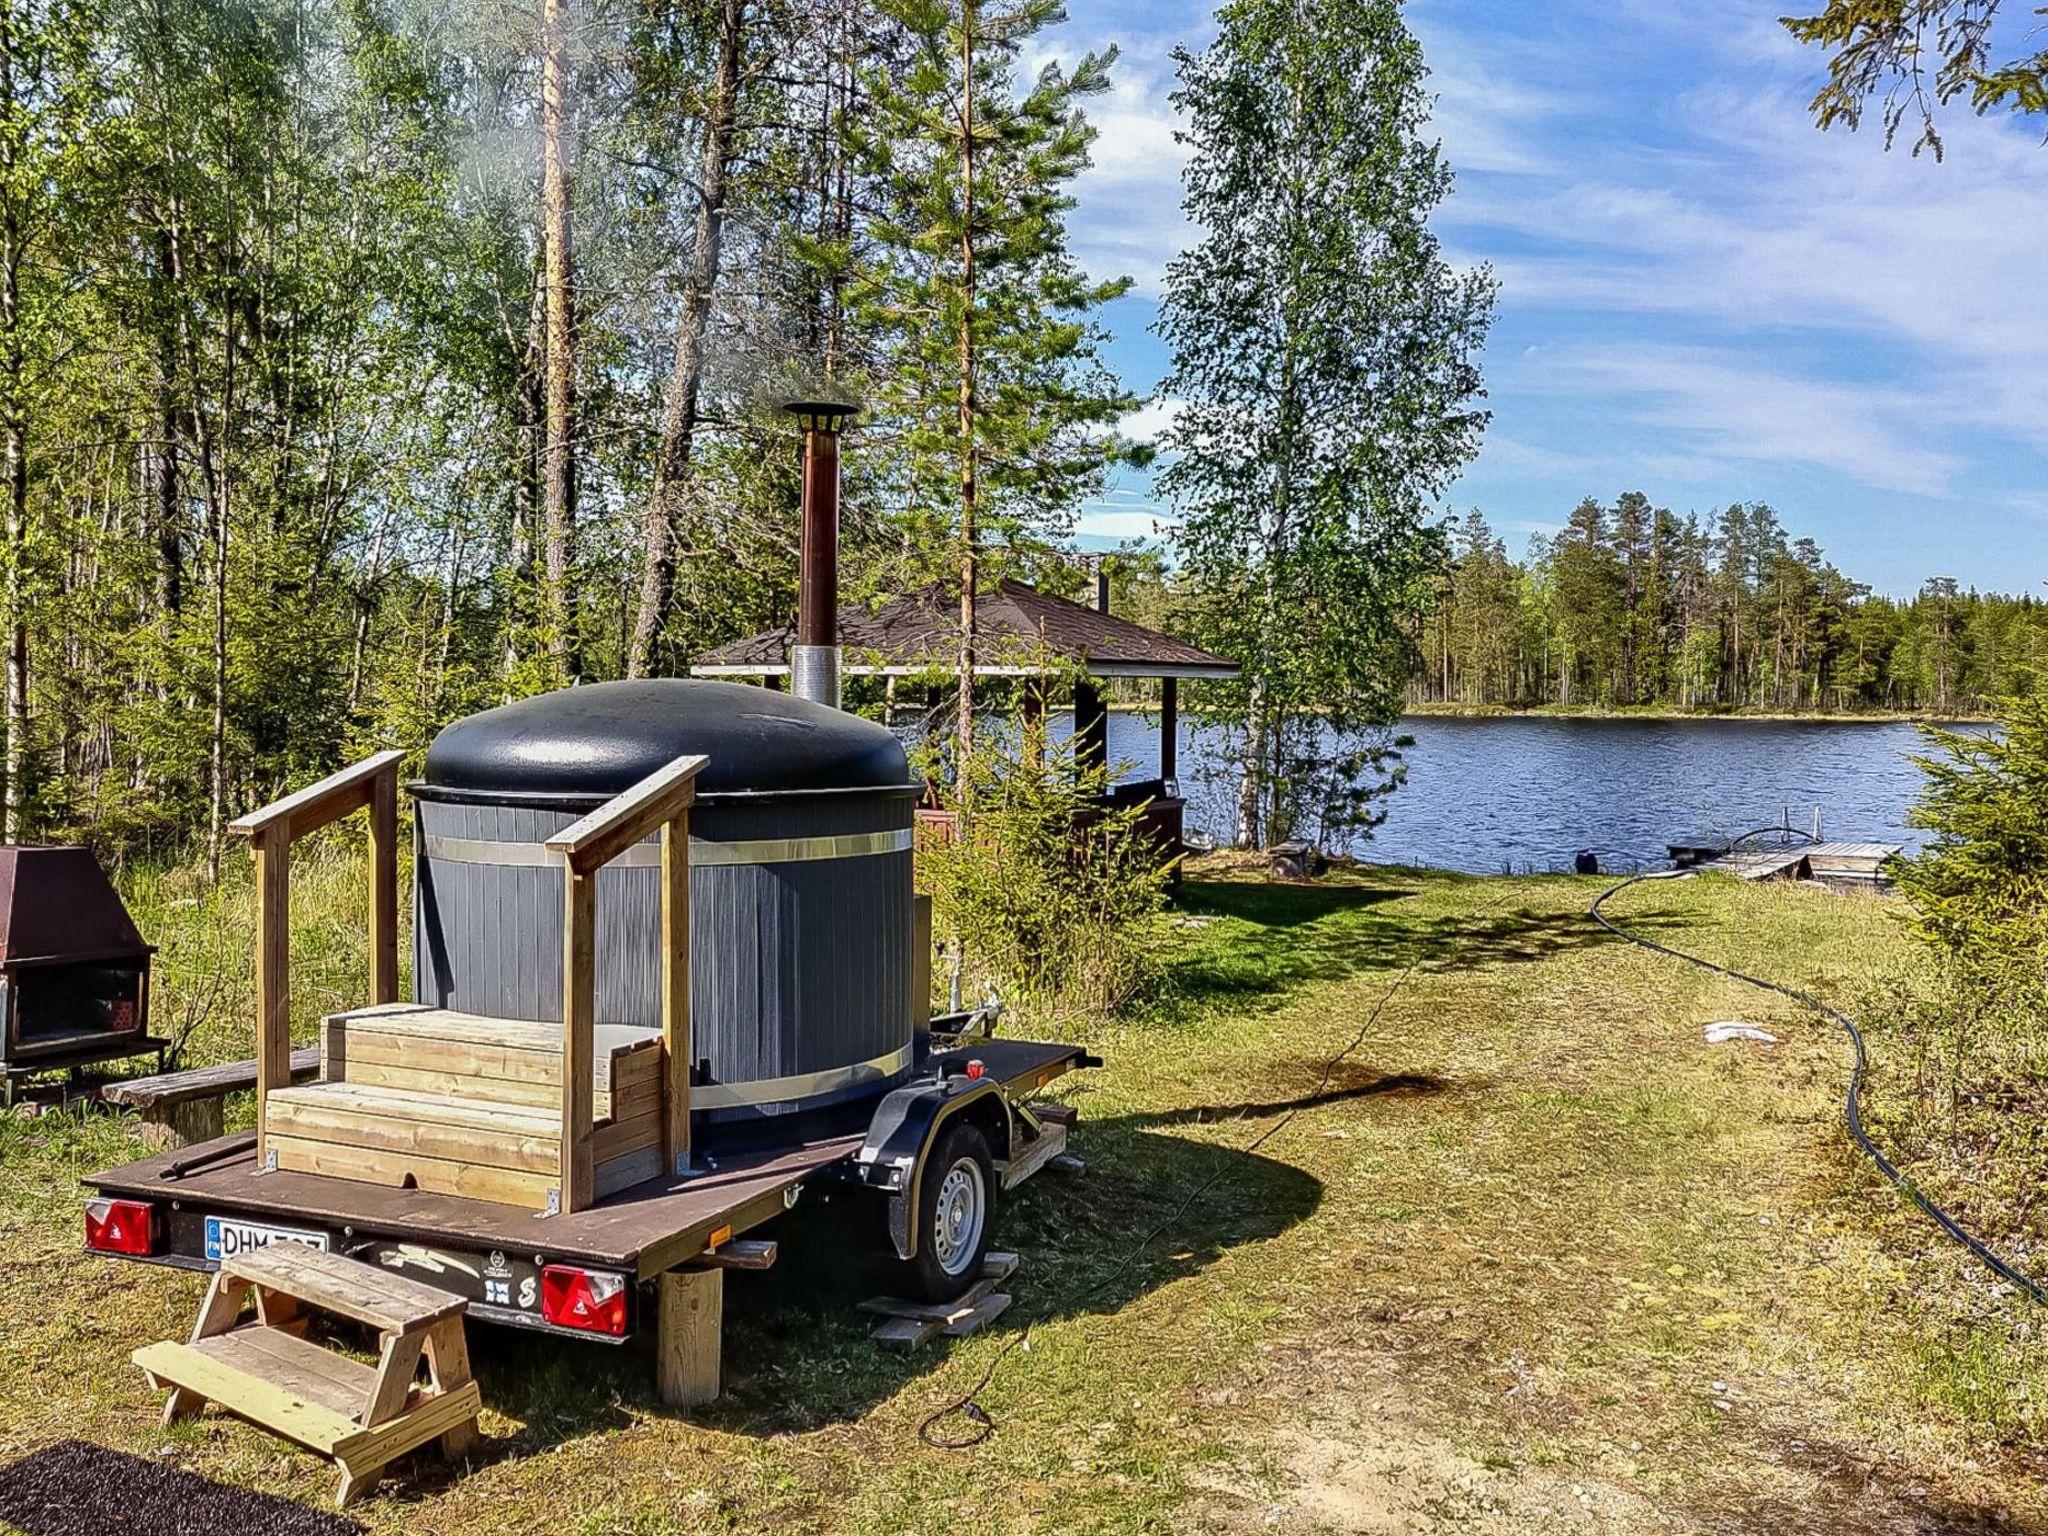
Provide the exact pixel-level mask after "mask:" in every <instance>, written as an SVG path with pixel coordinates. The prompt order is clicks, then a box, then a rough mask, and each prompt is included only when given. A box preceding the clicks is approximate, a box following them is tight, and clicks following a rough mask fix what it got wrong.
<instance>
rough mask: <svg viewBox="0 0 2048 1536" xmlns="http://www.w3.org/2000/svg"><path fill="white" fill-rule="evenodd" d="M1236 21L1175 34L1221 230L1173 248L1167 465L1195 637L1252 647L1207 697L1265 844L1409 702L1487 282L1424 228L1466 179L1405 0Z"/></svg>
mask: <svg viewBox="0 0 2048 1536" xmlns="http://www.w3.org/2000/svg"><path fill="white" fill-rule="evenodd" d="M1217 21H1218V26H1219V32H1218V36H1217V38H1216V41H1215V42H1214V43H1213V44H1211V46H1210V47H1209V48H1208V49H1206V50H1205V51H1203V52H1202V53H1200V54H1191V53H1188V52H1186V51H1185V50H1183V51H1181V52H1180V53H1178V54H1177V56H1176V57H1177V61H1178V63H1179V66H1180V81H1181V83H1180V87H1179V89H1178V90H1177V91H1176V92H1175V95H1174V103H1175V105H1176V106H1177V107H1178V108H1179V110H1180V112H1181V114H1182V116H1183V117H1184V119H1185V120H1186V123H1187V127H1186V129H1185V130H1184V132H1183V134H1182V139H1183V142H1185V143H1186V144H1187V146H1188V148H1189V150H1190V158H1189V161H1188V166H1187V170H1186V173H1185V195H1184V207H1185V209H1186V212H1187V214H1188V217H1189V219H1190V220H1191V221H1192V222H1193V223H1194V224H1196V225H1197V226H1199V227H1200V228H1201V229H1202V230H1203V231H1204V233H1203V235H1202V236H1201V238H1200V239H1199V241H1198V242H1197V243H1196V244H1195V245H1194V246H1193V248H1191V249H1190V250H1188V251H1186V252H1185V253H1183V254H1182V255H1181V256H1179V257H1178V258H1176V259H1175V260H1174V261H1173V263H1172V264H1171V265H1170V266H1169V267H1168V270H1167V293H1166V299H1165V303H1164V306H1163V308H1162V312H1161V319H1160V330H1161V332H1162V334H1163V335H1164V336H1165V338H1166V340H1167V342H1168V344H1169V346H1170V347H1171V349H1172V365H1171V369H1170V372H1169V375H1168V377H1167V379H1166V381H1165V382H1164V384H1163V385H1162V386H1161V388H1162V392H1163V393H1164V394H1165V395H1166V396H1168V397H1169V398H1171V399H1173V400H1175V401H1177V402H1179V403H1180V407H1181V408H1180V410H1179V413H1178V416H1177V419H1176V423H1175V426H1174V427H1173V429H1172V431H1171V432H1170V433H1169V434H1168V435H1167V438H1166V441H1165V443H1164V447H1165V449H1166V451H1167V452H1168V453H1170V454H1171V455H1173V457H1172V460H1171V462H1170V463H1169V464H1168V465H1167V467H1166V469H1165V470H1164V472H1163V473H1162V475H1161V477H1160V484H1161V489H1162V490H1163V491H1164V492H1165V494H1166V495H1167V496H1168V498H1169V499H1170V500H1171V501H1172V502H1173V504H1174V506H1175V508H1176V510H1177V512H1178V514H1179V517H1180V519H1181V523H1182V529H1183V532H1182V537H1181V554H1182V559H1183V561H1184V565H1185V569H1186V572H1187V578H1188V581H1189V584H1190V586H1191V587H1192V588H1194V589H1195V590H1196V591H1197V592H1199V593H1200V594H1201V595H1202V600H1201V601H1200V602H1199V603H1198V605H1197V610H1196V619H1197V624H1198V626H1199V629H1200V631H1201V637H1202V638H1203V639H1204V640H1205V641H1207V642H1208V643H1209V644H1210V646H1211V647H1212V648H1213V649H1216V650H1218V651H1221V652H1223V653H1224V654H1226V655H1229V656H1232V657H1234V658H1236V659H1237V660H1238V661H1239V662H1240V663H1241V664H1242V665H1243V667H1244V677H1243V680H1242V682H1241V683H1239V684H1237V685H1234V686H1231V687H1228V688H1224V689H1221V690H1219V691H1217V692H1216V693H1214V694H1212V695H1211V696H1210V698H1209V702H1208V704H1207V705H1206V706H1205V707H1206V708H1207V709H1208V710H1210V711H1212V712H1214V713H1216V714H1218V715H1220V716H1222V717H1223V718H1226V719H1228V720H1229V721H1230V722H1231V723H1232V724H1233V725H1234V726H1235V727H1236V732H1237V734H1236V761H1237V779H1238V827H1237V837H1238V841H1239V843H1240V844H1242V845H1245V846H1255V845H1258V844H1260V843H1261V842H1262V841H1264V840H1265V839H1266V838H1267V837H1268V836H1270V835H1276V834H1285V833H1287V832H1289V831H1290V830H1294V829H1297V828H1301V827H1303V826H1305V825H1306V823H1307V821H1308V820H1310V819H1314V817H1312V816H1311V812H1312V811H1313V812H1314V813H1315V815H1316V816H1320V815H1321V814H1322V810H1323V808H1324V807H1325V805H1326V803H1327V801H1328V800H1329V797H1330V795H1331V794H1332V793H1334V794H1336V795H1338V796H1339V797H1340V798H1341V797H1343V796H1347V795H1349V794H1350V793H1351V792H1352V790H1353V789H1355V788H1362V787H1364V786H1363V784H1362V782H1361V784H1359V785H1353V784H1350V783H1348V782H1347V780H1348V779H1349V778H1351V777H1353V776H1355V775H1359V774H1363V773H1364V772H1365V771H1366V770H1367V769H1368V768H1369V767H1370V766H1371V765H1370V764H1368V763H1364V762H1351V761H1349V760H1345V761H1336V760H1333V759H1331V758H1330V757H1329V755H1328V753H1327V752H1326V751H1325V749H1324V747H1325V744H1326V743H1327V742H1329V741H1330V740H1332V739H1334V736H1333V733H1341V732H1346V731H1350V730H1353V729H1354V728H1356V727H1360V726H1371V725H1378V724H1385V723H1388V722H1391V721H1392V720H1393V719H1394V717H1395V715H1396V714H1397V712H1398V710H1399V708H1400V704H1401V699H1402V694H1403V690H1404V687H1405V683H1406V679H1407V677H1408V673H1409V668H1410V660H1411V656H1412V639H1411V635H1412V626H1411V620H1412V618H1413V616H1414V614H1415V612H1416V611H1417V609H1418V608H1419V607H1420V605H1421V604H1422V603H1423V601H1424V600H1425V596H1426V589H1427V585H1428V578H1429V577H1430V575H1431V573H1432V572H1433V571H1434V570H1435V569H1436V567H1437V563H1438V559H1439V555H1440V542H1439V539H1438V536H1437V534H1436V532H1435V530H1434V529H1433V527H1431V526H1430V521H1429V518H1430V513H1431V510H1432V507H1433V505H1434V503H1435V502H1436V500H1437V499H1438V498H1439V497H1440V496H1441V495H1442V493H1443V491H1444V490H1445V489H1446V488H1447V486H1448V484H1449V482H1450V480H1451V479H1452V477H1453V476H1454V475H1455V474H1456V473H1457V471H1458V470H1459V468H1460V467H1461V466H1463V465H1464V464H1465V463H1466V462H1467V461H1468V460H1469V459H1470V458H1471V457H1472V455H1473V454H1474V453H1475V452H1476V451H1477V448H1478V443H1479V437H1480V433H1481V431H1482V429H1483V427H1484V425H1485V422H1486V414H1485V412H1484V411H1483V410H1481V409H1480V407H1479V403H1478V402H1479V400H1480V398H1481V394H1482V391H1481V388H1480V376H1479V367H1478V362H1477V354H1478V351H1479V348H1480V346H1481V344H1482V343H1483V341H1484V339H1485V335H1486V329H1487V323H1488V320H1489V318H1490V315H1491V311H1492V303H1493V292H1494V289H1493V282H1492V278H1491V275H1490V274H1489V273H1487V272H1485V271H1478V272H1470V273H1459V272H1456V271H1454V270H1452V268H1451V267H1450V265H1449V264H1448V263H1447V262H1446V261H1445V260H1444V257H1443V255H1442V252H1441V250H1440V248H1439V246H1438V243H1437V240H1436V237H1435V236H1434V235H1433V234H1432V233H1431V232H1430V228H1429V218H1430V215H1431V213H1432V212H1433V211H1434V210H1435V208H1436V207H1437V205H1438V204H1439V203H1441V202H1442V201H1443V198H1444V196H1445V195H1446V194H1447V193H1448V192H1449V190H1450V184H1451V175H1450V171H1449V169H1448V167H1447V166H1446V165H1445V164H1444V160H1443V156H1442V154H1441V153H1440V151H1439V149H1438V147H1437V145H1436V144H1434V143H1433V142H1431V141H1429V140H1427V139H1426V138H1425V137H1424V132H1425V128H1426V124H1427V119H1428V115H1429V107H1430V100H1429V97H1428V96H1427V95H1426V94H1425V91H1424V80H1425V78H1426V71H1425V69H1424V66H1423V61H1422V52H1421V49H1420V47H1419V46H1418V45H1417V43H1416V41H1415V39H1414V37H1413V36H1411V35H1410V33H1409V32H1408V29H1407V27H1406V25H1405V24H1404V22H1403V19H1402V15H1401V6H1400V4H1399V0H1231V3H1229V4H1226V5H1225V6H1224V7H1223V9H1222V10H1221V11H1220V12H1219V13H1218V16H1217ZM1311 800H1313V801H1315V802H1316V804H1315V806H1313V807H1312V806H1311V805H1310V804H1309V802H1310V801H1311Z"/></svg>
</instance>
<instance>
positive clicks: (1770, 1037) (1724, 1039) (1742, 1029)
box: [1707, 1019, 1778, 1045]
mask: <svg viewBox="0 0 2048 1536" xmlns="http://www.w3.org/2000/svg"><path fill="white" fill-rule="evenodd" d="M1730 1040H1761V1041H1762V1042H1763V1043H1764V1044H1765V1045H1776V1044H1777V1043H1778V1037H1777V1036H1776V1035H1774V1034H1772V1033H1771V1032H1770V1031H1769V1030H1768V1029H1758V1028H1757V1027H1756V1025H1754V1024H1743V1023H1739V1022H1737V1021H1736V1020H1734V1019H1727V1020H1724V1021H1723V1022H1721V1023H1719V1024H1709V1025H1708V1026H1707V1044H1709V1045H1726V1044H1727V1043H1728V1042H1729V1041H1730Z"/></svg>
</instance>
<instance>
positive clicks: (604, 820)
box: [547, 757, 710, 874]
mask: <svg viewBox="0 0 2048 1536" xmlns="http://www.w3.org/2000/svg"><path fill="white" fill-rule="evenodd" d="M709 761H710V759H709V758H704V757H679V758H677V759H676V760H675V761H674V762H672V763H670V764H668V765H667V766H666V767H663V768H657V769H655V770H654V772H652V773H650V774H649V775H647V777H646V778H644V779H642V780H641V781H640V782H639V783H638V784H635V785H634V786H633V787H632V788H631V789H629V790H626V791H624V792H623V793H621V794H617V795H614V796H612V798H611V799H609V800H607V801H605V803H604V804H603V805H600V806H599V807H598V808H597V809H596V810H594V811H592V812H591V813H590V814H589V815H588V816H585V817H584V818H583V819H582V820H581V821H577V822H572V823H570V825H568V826H566V827H564V828H562V830H561V831H559V832H557V833H556V834H555V835H554V836H553V837H551V838H549V839H548V844H547V845H548V847H549V848H551V849H553V850H554V851H555V852H556V853H559V854H560V855H561V856H562V857H563V858H564V859H566V860H567V861H568V863H569V867H570V868H571V869H573V870H575V871H576V872H577V873H578V874H588V873H590V872H591V871H592V870H595V869H599V868H602V867H603V866H604V865H606V864H609V863H611V861H612V860H613V859H616V858H617V857H618V856H619V855H620V854H622V853H624V852H625V851H626V850H627V849H628V848H630V847H632V846H633V845H634V844H635V843H637V842H639V841H640V839H642V838H643V837H645V836H647V834H648V833H650V832H652V831H654V829H655V828H657V827H660V826H664V825H666V824H667V823H668V822H670V821H672V820H674V819H675V816H676V814H677V812H679V811H687V810H688V809H689V808H690V804H691V802H692V801H693V800H695V799H696V796H697V789H696V780H697V775H698V774H699V773H701V772H703V771H704V765H705V764H706V763H707V762H709Z"/></svg>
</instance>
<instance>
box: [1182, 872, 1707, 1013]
mask: <svg viewBox="0 0 2048 1536" xmlns="http://www.w3.org/2000/svg"><path fill="white" fill-rule="evenodd" d="M1478 889H1479V887H1478V886H1477V885H1476V882H1475V902H1474V905H1475V907H1476V908H1477V910H1468V911H1464V912H1453V913H1446V914H1440V915H1434V914H1427V913H1418V912H1415V911H1413V910H1411V909H1406V908H1403V907H1400V906H1398V905H1396V903H1398V902H1400V901H1401V900H1402V898H1406V897H1412V896H1415V895H1417V894H1418V893H1419V890H1420V887H1419V886H1418V885H1413V884H1407V883H1404V882H1402V881H1401V880H1400V879H1399V878H1398V877H1397V876H1393V875H1387V876H1385V877H1384V878H1381V877H1380V873H1379V872H1375V876H1374V883H1371V884H1357V883H1351V882H1333V883H1331V884H1328V885H1261V884H1253V883H1249V882H1244V881H1192V880H1191V881H1189V882H1187V883H1186V884H1185V885H1183V886H1182V888H1181V902H1180V909H1181V913H1182V915H1183V917H1184V918H1193V919H1195V920H1197V922H1199V921H1200V920H1201V919H1203V918H1207V919H1210V920H1211V923H1209V924H1202V925H1201V926H1199V927H1194V928H1191V929H1188V930H1186V932H1187V935H1188V939H1189V942H1188V943H1187V944H1186V945H1185V946H1183V949H1182V952H1181V953H1180V954H1178V955H1177V956H1176V957H1175V958H1174V960H1173V961H1172V964H1171V970H1170V981H1169V986H1168V989H1167V995H1166V998H1165V1001H1164V1003H1163V1005H1162V1006H1163V1011H1164V1013H1165V1014H1166V1016H1167V1019H1168V1020H1169V1021H1171V1020H1172V1019H1173V1018H1174V1017H1176V1016H1186V1015H1189V1014H1198V1013H1202V1012H1206V1011H1208V1010H1210V1009H1232V1008H1235V1009H1242V1008H1245V1007H1248V1006H1264V1007H1267V1008H1271V1007H1277V1006H1278V1005H1279V1004H1281V1003H1282V1002H1284V1001H1285V1000H1286V999H1287V998H1288V997H1289V996H1290V995H1291V994H1292V993H1294V992H1296V991H1298V990H1300V989H1301V988H1303V987H1307V986H1327V985H1328V984H1330V983H1331V982H1334V981H1342V980H1344V979H1346V978H1348V977H1351V976H1355V975H1362V974H1365V973H1367V972H1382V973H1385V974H1387V975H1389V976H1391V975H1394V974H1397V973H1398V972H1400V971H1403V970H1406V969H1408V968H1409V967H1411V966H1413V967H1416V968H1417V969H1419V970H1421V971H1423V972H1425V973H1432V974H1450V973H1453V972H1459V971H1473V970H1482V969H1486V968H1488V967H1492V966H1501V965H1521V964H1530V963H1534V962H1537V961H1542V960H1549V959H1554V958H1556V957H1558V956H1560V955H1566V954H1571V953H1575V952H1577V951H1580V950H1586V949H1592V948H1595V947H1597V946H1600V945H1605V944H1618V943H1621V942H1622V941H1621V940H1619V939H1617V938H1615V936H1614V935H1613V934H1611V933H1608V932H1607V931H1606V930H1605V929H1604V928H1602V927H1600V925H1599V924H1597V923H1595V922H1594V921H1593V920H1592V919H1591V918H1590V917H1588V916H1587V915H1586V913H1585V912H1584V911H1583V910H1581V909H1578V908H1577V907H1576V906H1575V907H1572V908H1568V909H1566V910H1564V911H1557V910H1550V911H1533V910H1531V909H1530V907H1529V905H1528V904H1527V903H1523V902H1517V903H1514V904H1512V905H1504V906H1500V907H1493V908H1488V907H1485V906H1484V905H1483V898H1481V897H1479V896H1478V895H1477V894H1476V893H1477V890H1478ZM1216 919H1225V920H1228V919H1240V920H1242V921H1243V922H1245V923H1248V924H1252V925H1254V926H1253V927H1252V928H1251V929H1250V931H1246V930H1245V929H1243V928H1240V927H1238V926H1237V925H1236V924H1234V923H1233V924H1232V925H1231V926H1230V927H1229V928H1227V929H1223V928H1218V927H1215V926H1212V924H1213V922H1214V920H1216ZM1683 924H1684V919H1683V917H1682V916H1681V915H1680V914H1679V913H1678V912H1677V911H1675V910H1674V909H1672V908H1670V907H1668V906H1665V907H1658V908H1651V909H1647V910H1640V909H1639V910H1632V911H1631V912H1630V913H1629V927H1630V929H1631V930H1633V931H1635V932H1638V933H1646V934H1647V933H1655V932H1657V931H1658V930H1660V929H1671V928H1677V927H1681V926H1683Z"/></svg>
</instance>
